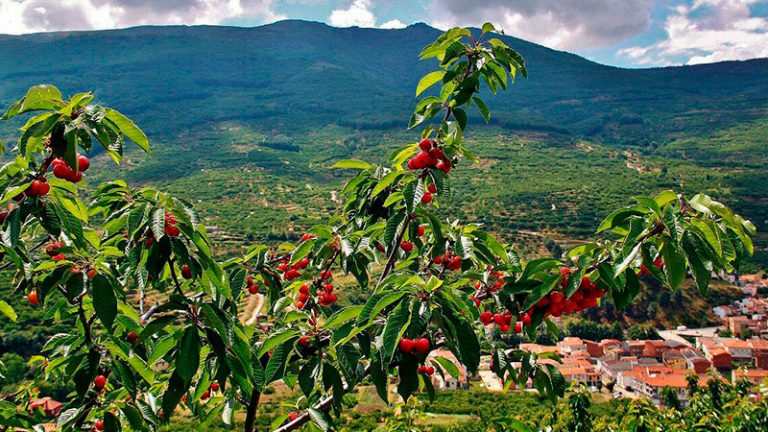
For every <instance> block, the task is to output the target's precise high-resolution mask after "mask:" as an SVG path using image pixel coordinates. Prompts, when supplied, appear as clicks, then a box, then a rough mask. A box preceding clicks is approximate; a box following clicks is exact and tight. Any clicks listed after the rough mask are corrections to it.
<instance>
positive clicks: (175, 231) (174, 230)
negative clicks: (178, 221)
mask: <svg viewBox="0 0 768 432" xmlns="http://www.w3.org/2000/svg"><path fill="white" fill-rule="evenodd" d="M179 234H181V231H179V228H178V227H177V226H176V225H166V226H165V235H167V236H168V237H178V236H179Z"/></svg>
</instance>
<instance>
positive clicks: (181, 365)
mask: <svg viewBox="0 0 768 432" xmlns="http://www.w3.org/2000/svg"><path fill="white" fill-rule="evenodd" d="M199 366H200V335H199V334H198V333H197V327H195V326H194V325H190V326H189V327H187V328H186V329H184V333H183V334H182V335H181V339H180V340H179V344H178V346H177V351H176V371H175V372H176V373H177V374H178V375H179V377H180V378H181V379H182V380H183V381H184V383H187V384H188V383H190V382H192V378H193V377H194V376H195V373H197V369H198V367H199Z"/></svg>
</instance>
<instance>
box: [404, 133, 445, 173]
mask: <svg viewBox="0 0 768 432" xmlns="http://www.w3.org/2000/svg"><path fill="white" fill-rule="evenodd" d="M419 148H420V149H421V152H420V153H419V154H417V155H416V156H414V157H413V159H411V160H409V161H408V169H410V170H420V169H424V168H434V169H439V170H440V171H442V172H444V173H446V174H448V173H449V172H451V160H450V159H448V157H447V156H445V153H444V152H443V150H442V149H441V148H440V147H438V146H437V145H435V143H433V142H432V140H431V139H429V138H424V139H423V140H421V141H420V142H419Z"/></svg>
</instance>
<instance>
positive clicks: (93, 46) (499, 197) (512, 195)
mask: <svg viewBox="0 0 768 432" xmlns="http://www.w3.org/2000/svg"><path fill="white" fill-rule="evenodd" d="M438 33H439V31H438V30H436V29H433V28H430V27H428V26H426V25H423V24H417V25H413V26H410V27H408V28H405V29H402V30H376V29H360V28H348V29H339V28H333V27H329V26H326V25H324V24H319V23H312V22H303V21H283V22H279V23H275V24H271V25H267V26H262V27H256V28H234V27H209V26H202V27H139V28H133V29H126V30H116V31H102V32H74V33H47V34H37V35H27V36H0V78H1V79H0V106H6V105H8V103H9V102H10V101H11V100H14V99H16V98H18V97H19V96H20V95H21V94H22V92H23V91H24V89H25V88H27V87H28V86H30V85H33V84H36V83H40V82H53V83H55V84H56V85H57V86H59V87H60V88H62V90H63V91H65V93H72V92H75V91H80V90H83V89H93V90H95V91H96V94H97V98H101V99H103V100H105V101H109V102H110V103H111V104H113V105H115V106H120V107H121V108H122V110H123V111H124V112H125V113H126V114H128V115H130V116H131V117H133V118H135V119H136V120H137V121H138V122H139V123H140V124H141V125H142V126H143V127H144V128H145V130H146V131H147V132H148V134H149V136H150V137H151V138H152V139H153V140H154V141H155V145H154V149H155V153H154V156H153V159H151V160H145V159H144V158H143V156H138V155H136V157H135V158H129V160H128V161H127V163H126V164H124V168H123V173H122V175H124V176H125V177H127V178H129V179H130V180H131V181H134V182H139V183H154V184H162V185H163V186H164V187H168V188H169V189H171V190H172V191H174V192H176V193H180V194H182V195H185V196H186V197H188V198H190V199H193V200H195V201H196V202H197V203H198V205H200V206H201V207H202V209H203V210H204V212H205V214H206V217H207V219H208V222H209V224H210V225H215V226H218V227H221V228H222V229H224V230H225V231H226V233H228V234H234V235H235V237H234V240H235V241H234V242H233V243H232V244H236V243H237V239H239V238H241V237H239V236H247V237H251V238H254V237H257V238H262V239H264V238H273V239H281V238H285V237H293V236H295V234H294V230H300V229H302V227H304V226H306V225H308V224H309V223H311V222H312V221H313V220H315V221H316V219H315V218H316V217H317V216H316V215H317V214H318V211H317V210H319V209H327V208H332V207H334V206H335V205H336V204H335V203H334V202H333V200H332V198H333V195H332V192H333V191H334V190H336V189H337V188H338V185H339V182H338V181H339V179H341V178H342V177H341V176H340V174H338V173H333V172H330V171H329V170H328V167H329V166H330V165H331V164H332V162H333V161H335V160H338V159H341V158H348V157H351V156H361V155H365V156H366V157H369V158H374V159H375V158H382V157H383V155H385V154H386V153H388V152H389V151H391V150H392V149H394V148H397V147H399V146H401V145H403V144H405V143H408V142H411V141H412V140H413V139H414V137H413V135H412V134H410V133H408V132H407V131H406V130H405V124H403V122H402V119H403V118H407V117H408V110H409V109H410V107H411V106H412V105H413V102H414V99H413V94H412V93H411V92H410V90H407V89H412V88H414V87H415V85H416V82H417V80H418V78H419V77H420V76H421V75H423V74H424V73H426V72H428V67H429V66H428V65H427V64H426V62H422V63H424V64H419V61H418V57H417V53H418V52H419V50H420V49H421V48H422V47H423V46H424V45H425V44H426V43H427V42H428V41H430V40H431V39H433V38H434V37H436V35H437V34H438ZM507 39H508V43H510V45H512V46H513V47H514V48H516V49H517V50H518V51H520V52H521V53H522V54H523V55H524V56H525V58H526V59H527V61H528V69H529V75H530V76H529V78H528V79H522V78H519V79H518V82H517V84H516V85H515V86H514V88H513V90H512V91H511V92H506V93H505V94H503V95H500V96H499V97H497V98H493V101H492V102H491V109H492V110H493V112H494V118H493V119H492V126H493V127H491V128H482V129H476V130H479V131H480V132H478V133H475V134H473V135H470V136H469V139H470V140H473V141H476V142H477V143H479V144H481V145H480V146H475V147H474V148H476V149H478V153H479V155H480V156H481V158H482V163H481V165H480V166H479V167H476V168H474V169H471V170H469V169H463V170H459V177H460V178H459V179H458V180H457V182H456V184H460V185H461V186H460V187H459V188H458V189H457V190H455V191H454V192H455V194H457V195H458V196H459V197H460V200H459V201H458V204H455V205H456V206H457V208H454V209H451V211H452V212H454V213H456V212H458V213H459V214H463V215H470V214H472V215H479V216H476V217H477V221H478V222H486V223H489V224H491V225H492V226H493V227H494V228H495V229H497V230H498V231H499V232H501V233H502V234H504V235H506V236H507V238H508V240H510V241H518V242H519V241H520V240H521V239H522V238H521V237H519V236H518V235H517V232H518V231H521V230H522V231H534V232H535V235H534V237H539V236H538V233H539V232H542V233H543V234H542V236H543V235H549V234H557V233H559V234H564V235H566V236H571V237H585V236H589V235H590V234H591V233H592V230H593V229H594V227H595V226H596V223H597V221H598V220H599V219H600V218H602V217H603V216H605V214H606V213H607V212H608V211H609V209H610V208H612V207H616V206H617V205H620V204H623V203H625V202H626V201H627V199H628V197H629V196H632V195H633V194H639V193H644V194H653V193H654V192H656V191H658V190H661V189H665V188H675V189H678V190H687V191H693V190H701V191H705V192H709V193H712V194H714V195H716V196H718V197H720V198H722V199H723V200H724V201H726V202H727V203H728V204H729V205H731V206H733V207H735V209H736V210H737V211H739V212H741V213H744V214H745V215H746V216H748V217H750V218H751V219H753V220H754V221H755V223H756V225H757V226H758V229H759V230H760V231H762V232H766V231H768V186H766V185H768V182H766V181H765V180H768V179H767V178H766V176H768V174H766V172H765V169H764V165H765V162H766V160H767V159H768V158H766V156H768V155H767V154H766V153H767V152H768V150H766V149H767V147H766V144H765V143H766V138H768V121H766V120H765V118H766V114H768V60H766V59H757V60H751V61H744V62H724V63H717V64H709V65H698V66H690V67H688V66H686V67H673V68H656V69H640V70H628V69H620V68H615V67H608V66H604V65H600V64H596V63H593V62H590V61H588V60H585V59H583V58H581V57H578V56H576V55H573V54H569V53H565V52H559V51H555V50H551V49H548V48H545V47H542V46H539V45H535V44H532V43H529V42H526V41H522V40H519V39H514V38H507ZM286 52H287V53H288V54H286ZM75 54H76V55H75ZM404 89H406V90H404ZM363 94H365V95H366V97H365V98H363V97H362V96H361V95H363ZM488 100H489V101H490V98H489V99H488ZM150 112H165V113H170V114H171V115H170V116H167V117H164V118H163V120H162V121H161V120H159V119H158V118H154V117H153V116H152V115H149V114H148V113H150ZM473 121H479V119H473ZM4 127H7V126H4ZM11 135H12V133H11V131H9V130H7V129H6V130H0V137H10V136H11ZM96 163H97V164H98V163H99V161H98V158H97V160H96ZM95 180H96V179H92V181H95ZM578 196H589V197H592V198H591V199H590V200H589V201H588V202H585V201H583V200H582V199H580V198H578ZM228 238H229V237H228ZM526 240H529V239H528V238H527V237H526ZM758 244H759V245H760V246H761V247H763V248H764V247H765V245H766V240H765V238H764V237H761V238H760V239H759V241H758ZM765 255H766V254H765V253H764V252H760V253H758V256H759V257H761V258H760V259H763V260H765V258H764V257H765Z"/></svg>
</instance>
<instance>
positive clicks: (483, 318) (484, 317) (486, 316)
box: [480, 312, 493, 325]
mask: <svg viewBox="0 0 768 432" xmlns="http://www.w3.org/2000/svg"><path fill="white" fill-rule="evenodd" d="M492 320H493V314H492V313H490V312H483V313H481V314H480V322H481V323H483V325H488V324H490V323H491V321H492Z"/></svg>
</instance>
